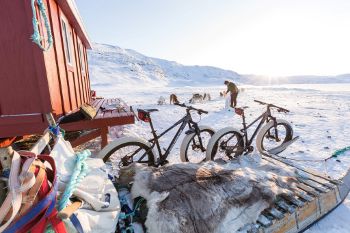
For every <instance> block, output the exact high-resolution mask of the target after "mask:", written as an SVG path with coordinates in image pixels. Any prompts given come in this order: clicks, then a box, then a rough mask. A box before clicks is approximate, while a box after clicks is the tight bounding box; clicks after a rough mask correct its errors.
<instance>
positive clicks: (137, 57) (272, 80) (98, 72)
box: [89, 43, 350, 90]
mask: <svg viewBox="0 0 350 233" xmlns="http://www.w3.org/2000/svg"><path fill="white" fill-rule="evenodd" d="M93 48H94V49H93V50H91V51H89V66H90V76H91V84H92V86H93V88H94V89H96V90H99V89H101V88H111V87H112V86H113V87H114V88H126V87H130V86H131V87H147V86H149V87H163V86H173V87H184V86H218V85H222V84H223V81H224V80H226V79H229V80H233V81H235V82H237V83H240V84H250V85H276V84H278V85H280V84H306V83H307V84H325V83H350V74H344V75H338V76H291V77H266V76H258V75H239V74H237V73H236V72H234V71H230V70H224V69H220V68H216V67H210V66H185V65H181V64H179V63H177V62H173V61H167V60H163V59H158V58H151V57H147V56H145V55H142V54H140V53H138V52H136V51H134V50H130V49H122V48H120V47H117V46H112V45H104V44H96V43H95V44H94V45H93Z"/></svg>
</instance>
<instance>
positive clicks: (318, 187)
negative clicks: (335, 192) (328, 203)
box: [298, 178, 328, 193]
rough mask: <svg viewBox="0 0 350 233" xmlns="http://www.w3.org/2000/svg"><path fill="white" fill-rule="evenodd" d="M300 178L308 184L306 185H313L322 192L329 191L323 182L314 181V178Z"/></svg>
mask: <svg viewBox="0 0 350 233" xmlns="http://www.w3.org/2000/svg"><path fill="white" fill-rule="evenodd" d="M298 180H299V181H301V182H303V183H304V184H306V185H308V186H310V187H312V188H314V189H316V190H318V191H320V192H322V193H325V192H327V191H328V188H326V187H324V186H322V185H321V184H319V183H316V182H314V181H312V180H306V179H302V178H298Z"/></svg>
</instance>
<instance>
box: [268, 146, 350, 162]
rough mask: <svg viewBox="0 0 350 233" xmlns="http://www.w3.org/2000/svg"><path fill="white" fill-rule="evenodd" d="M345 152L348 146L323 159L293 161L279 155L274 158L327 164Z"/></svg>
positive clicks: (349, 147)
mask: <svg viewBox="0 0 350 233" xmlns="http://www.w3.org/2000/svg"><path fill="white" fill-rule="evenodd" d="M347 151H350V146H347V147H344V148H342V149H339V150H336V151H335V152H333V154H332V155H331V156H329V157H327V158H324V159H293V158H288V157H285V156H280V155H275V156H277V157H280V158H282V159H288V160H292V161H298V162H327V160H329V159H331V158H337V157H338V156H339V155H342V154H344V153H345V152H347Z"/></svg>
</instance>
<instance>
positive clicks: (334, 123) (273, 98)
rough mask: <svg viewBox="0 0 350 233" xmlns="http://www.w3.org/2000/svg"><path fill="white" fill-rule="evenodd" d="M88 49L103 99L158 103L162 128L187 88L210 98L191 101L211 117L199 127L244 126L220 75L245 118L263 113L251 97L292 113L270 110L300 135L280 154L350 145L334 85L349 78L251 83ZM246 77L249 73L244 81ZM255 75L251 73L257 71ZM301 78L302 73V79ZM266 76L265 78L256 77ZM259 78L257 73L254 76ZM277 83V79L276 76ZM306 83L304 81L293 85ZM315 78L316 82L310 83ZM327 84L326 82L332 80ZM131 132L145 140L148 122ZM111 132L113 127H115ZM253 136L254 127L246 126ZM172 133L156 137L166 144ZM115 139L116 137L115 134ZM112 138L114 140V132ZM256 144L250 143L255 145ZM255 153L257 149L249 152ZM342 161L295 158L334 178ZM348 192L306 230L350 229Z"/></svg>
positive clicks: (344, 165) (347, 109)
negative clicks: (172, 100) (230, 84)
mask: <svg viewBox="0 0 350 233" xmlns="http://www.w3.org/2000/svg"><path fill="white" fill-rule="evenodd" d="M94 48H95V50H94V51H92V52H91V53H90V54H89V61H90V70H91V72H90V75H91V82H92V89H94V90H96V91H97V95H100V96H104V97H116V96H117V97H121V98H122V99H123V100H125V101H126V102H127V103H128V104H129V105H131V106H133V108H134V109H137V108H158V109H159V112H154V113H152V119H153V123H154V125H155V128H156V129H157V132H158V133H160V132H162V131H164V130H165V129H167V128H168V127H169V126H171V125H172V124H173V123H175V122H176V121H177V120H179V119H180V118H181V117H182V116H183V115H184V114H185V111H184V109H183V108H181V107H178V106H174V105H169V95H170V94H172V93H174V94H176V95H177V96H178V98H179V100H180V102H186V103H188V100H189V99H190V97H191V95H192V93H204V92H208V93H210V95H211V96H212V99H213V100H212V101H208V102H204V103H198V104H195V105H194V107H197V108H202V109H204V110H207V111H209V114H208V115H202V117H201V119H200V117H199V116H195V117H196V118H197V119H198V120H199V119H200V124H203V125H208V126H211V127H213V128H214V129H216V130H219V129H221V128H223V127H227V126H233V127H236V128H241V118H240V116H238V115H235V113H234V112H232V111H228V110H226V109H224V106H225V100H224V99H223V98H221V97H219V92H220V91H222V90H225V86H224V85H223V80H225V79H232V80H234V81H236V82H237V83H239V88H241V89H242V91H241V92H240V94H239V96H238V105H239V106H249V108H248V109H246V110H245V111H246V116H247V122H251V121H252V120H254V119H255V118H256V117H258V116H259V115H260V114H261V113H262V112H263V111H264V106H262V105H258V104H257V103H255V102H254V99H257V100H261V101H264V102H269V103H273V104H276V105H278V106H281V107H284V108H287V109H289V110H290V113H288V114H281V113H277V112H274V116H277V117H278V118H281V119H285V120H287V121H289V122H291V123H292V125H293V129H294V135H295V136H300V139H299V140H298V141H297V142H295V143H294V144H292V145H291V146H290V147H289V148H288V149H287V150H286V151H285V152H283V154H282V155H283V156H286V157H290V158H293V159H304V160H322V159H325V158H327V157H329V156H330V155H331V154H332V153H333V152H334V151H335V150H337V149H341V148H343V147H346V146H349V145H350V140H349V136H348V135H350V124H349V119H350V84H349V83H336V82H337V81H339V80H341V81H342V82H346V81H347V80H349V81H350V78H349V76H348V75H343V76H337V77H304V76H299V78H296V79H295V80H296V81H290V80H293V79H291V78H289V79H287V78H285V79H283V78H281V79H279V80H280V81H273V82H270V81H268V79H265V81H264V80H258V81H257V82H256V84H263V83H265V84H266V83H279V85H270V86H257V85H252V82H253V79H252V78H251V77H252V76H242V75H238V74H237V73H235V72H233V71H225V70H221V69H218V68H213V67H200V66H192V67H189V66H182V65H180V64H178V63H175V62H169V61H165V60H160V59H155V58H149V57H146V56H144V55H142V54H139V53H137V52H135V51H132V50H124V49H121V48H119V47H115V46H107V45H100V44H95V45H94ZM249 77H250V78H249ZM254 77H255V79H257V77H256V76H254ZM301 77H302V78H301ZM260 78H261V79H264V78H263V77H260ZM258 79H259V78H258ZM274 80H277V79H274ZM293 82H294V83H300V82H304V83H307V84H290V83H293ZM313 83H314V84H313ZM329 83H331V84H329ZM160 96H163V97H165V99H166V102H167V104H166V105H157V101H158V99H159V97H160ZM127 131H129V132H132V133H133V134H136V135H138V136H140V137H143V138H150V137H151V132H150V128H149V125H148V123H144V122H136V123H135V124H134V125H128V126H125V127H124V132H127ZM114 132H115V131H114ZM250 133H251V131H250ZM174 134H175V131H172V132H170V133H169V134H166V135H165V136H164V137H162V138H161V139H160V143H161V145H162V146H163V147H165V148H166V147H167V145H168V144H169V142H170V140H171V139H172V137H173V135H174ZM117 136H118V135H117ZM117 136H116V135H111V137H112V138H115V137H117ZM182 138H183V135H182V136H181V137H180V138H179V140H178V142H177V143H176V145H175V147H174V148H173V151H172V153H171V155H170V157H169V160H170V161H171V162H172V163H178V162H180V158H179V147H180V143H181V140H182ZM253 145H254V144H253ZM254 153H255V152H254ZM339 160H340V161H341V162H337V161H336V160H335V159H331V160H329V161H327V163H324V162H302V161H300V162H296V163H298V164H299V165H302V166H305V167H310V168H312V169H315V170H318V171H319V172H324V173H326V174H327V175H330V176H331V177H333V178H340V177H341V176H342V175H343V174H344V173H345V172H346V171H347V169H349V168H350V153H349V152H348V153H347V154H346V155H344V156H341V157H339ZM349 222H350V197H349V196H348V198H347V199H346V200H345V201H344V203H343V204H341V205H340V206H339V207H338V208H337V209H336V210H334V211H333V212H332V213H331V214H329V215H328V216H327V217H325V218H324V219H322V220H321V221H320V222H318V223H317V224H316V225H314V226H312V227H311V228H310V229H309V230H308V231H307V232H310V233H313V232H344V233H345V232H350V228H349V227H348V223H349Z"/></svg>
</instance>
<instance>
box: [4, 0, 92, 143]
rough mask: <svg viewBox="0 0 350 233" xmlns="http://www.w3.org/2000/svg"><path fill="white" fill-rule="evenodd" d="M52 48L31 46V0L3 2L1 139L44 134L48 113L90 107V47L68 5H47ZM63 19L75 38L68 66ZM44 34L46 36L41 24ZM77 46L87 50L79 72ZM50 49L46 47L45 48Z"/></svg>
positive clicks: (64, 1) (63, 0)
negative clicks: (88, 53)
mask: <svg viewBox="0 0 350 233" xmlns="http://www.w3.org/2000/svg"><path fill="white" fill-rule="evenodd" d="M43 2H44V3H45V5H46V7H47V12H48V16H49V21H50V25H51V29H52V34H53V37H54V46H53V47H52V48H51V49H50V50H49V51H47V52H43V51H41V50H40V49H39V47H38V46H37V45H35V44H34V43H32V41H31V39H30V36H31V35H32V33H33V26H32V10H31V1H30V0H2V1H1V7H0V22H1V27H0V138H7V137H13V136H23V135H27V134H34V133H42V132H43V130H44V129H45V128H46V127H47V123H46V120H45V117H44V114H46V113H49V112H52V113H53V114H54V115H55V116H60V115H64V114H67V113H69V112H74V111H76V110H78V108H79V107H80V106H81V104H83V103H89V102H90V98H91V94H90V81H89V73H88V64H87V57H86V49H89V48H91V44H90V42H89V39H88V37H87V34H86V32H85V29H84V26H83V24H82V23H81V20H80V17H79V15H78V12H77V10H76V9H75V8H74V7H73V6H72V4H71V3H70V1H69V0H44V1H43ZM62 18H65V19H66V21H67V30H68V31H69V32H70V33H71V35H72V36H71V39H72V41H71V44H72V47H71V54H72V64H71V65H70V64H68V62H67V61H66V55H65V47H64V41H63V35H62V34H63V33H62V23H61V20H62ZM39 28H40V33H41V35H45V36H46V29H45V27H44V24H43V22H42V21H41V22H40V23H39ZM79 43H80V44H82V46H83V54H82V56H83V58H82V61H83V65H84V66H85V73H84V74H83V73H82V72H81V64H80V58H79V56H80V53H79ZM45 46H46V44H45Z"/></svg>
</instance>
